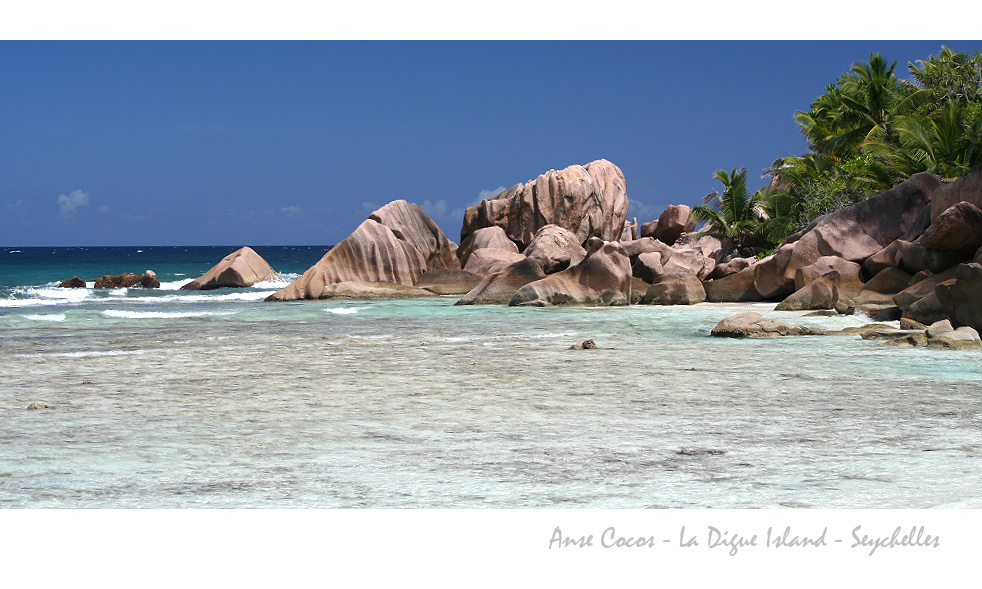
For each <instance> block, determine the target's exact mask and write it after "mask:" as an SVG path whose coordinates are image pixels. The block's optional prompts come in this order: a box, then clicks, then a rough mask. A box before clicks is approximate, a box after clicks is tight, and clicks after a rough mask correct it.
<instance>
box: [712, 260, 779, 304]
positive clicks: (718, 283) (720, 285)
mask: <svg viewBox="0 0 982 589" xmlns="http://www.w3.org/2000/svg"><path fill="white" fill-rule="evenodd" d="M702 287H703V288H704V289H705V290H706V300H707V301H709V302H711V303H746V302H753V301H762V300H764V297H763V296H761V294H760V293H759V292H757V288H756V287H755V286H754V268H753V266H751V267H749V268H745V269H743V270H740V271H739V272H736V273H735V274H730V275H729V276H724V277H723V278H717V279H715V280H707V281H705V282H703V283H702Z"/></svg>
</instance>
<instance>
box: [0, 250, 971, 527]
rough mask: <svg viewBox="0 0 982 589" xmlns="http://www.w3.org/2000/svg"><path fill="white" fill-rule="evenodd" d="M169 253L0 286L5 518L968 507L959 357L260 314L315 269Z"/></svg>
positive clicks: (495, 314)
mask: <svg viewBox="0 0 982 589" xmlns="http://www.w3.org/2000/svg"><path fill="white" fill-rule="evenodd" d="M123 249H125V248H123ZM133 249H134V250H135V249H144V252H143V254H147V253H153V252H152V251H148V250H152V248H133ZM178 249H180V248H173V250H169V251H168V252H167V253H168V255H171V254H172V255H173V257H172V258H167V259H166V260H164V256H163V255H161V258H160V260H159V263H158V260H157V259H154V258H153V257H152V256H148V257H147V258H139V257H138V258H137V259H138V260H139V261H141V262H142V264H140V265H134V266H135V267H130V266H128V265H126V264H123V263H122V262H124V261H125V260H124V258H123V257H122V255H123V254H122V253H121V255H120V256H119V257H117V258H114V259H108V262H107V261H106V260H105V259H103V260H102V261H99V262H91V263H92V264H93V265H92V266H91V267H92V268H95V267H99V268H107V269H106V270H102V269H100V270H99V271H98V272H96V274H97V275H102V274H105V273H113V274H118V273H120V272H123V271H133V272H142V271H143V270H145V269H148V268H149V269H153V270H155V271H156V272H157V273H158V275H161V276H162V277H161V281H162V283H163V288H161V289H159V290H143V289H118V290H114V291H101V292H100V291H95V290H94V289H78V290H64V289H58V288H57V287H56V286H55V284H53V283H54V282H56V281H57V282H60V280H63V279H65V278H68V277H70V276H71V275H75V274H80V275H81V273H80V272H77V271H75V270H74V269H72V270H71V271H70V272H67V273H66V272H63V271H62V270H65V269H71V268H72V266H71V265H68V266H65V265H59V266H57V267H55V264H54V263H52V265H50V266H45V265H44V264H39V265H38V267H36V268H33V269H31V268H28V267H27V266H29V265H23V264H21V265H19V266H16V268H17V269H16V270H14V271H11V270H10V268H11V267H12V266H10V265H6V264H5V265H4V266H2V271H0V274H2V275H3V278H2V279H0V280H2V281H3V282H2V284H4V285H5V286H4V287H3V290H2V291H0V365H2V366H3V373H2V374H0V448H2V449H3V450H2V451H0V505H2V506H5V507H332V508H333V507H552V506H556V507H600V508H644V507H672V508H706V507H730V508H751V507H796V508H805V507H816V508H839V507H859V508H871V507H893V508H925V507H980V506H982V501H980V497H979V493H978V489H979V488H982V468H980V466H982V394H980V393H982V391H980V383H982V365H980V362H979V360H980V358H982V356H980V352H977V351H943V350H928V349H919V348H918V349H896V348H884V347H882V346H880V345H879V343H878V342H874V341H864V340H862V339H860V338H858V337H846V338H842V337H836V338H832V337H805V338H787V339H773V340H753V341H750V340H731V339H725V338H712V337H710V336H709V331H710V330H711V329H712V327H713V326H715V324H716V323H717V322H718V321H719V320H720V319H722V318H724V317H726V316H728V315H731V314H734V313H736V312H738V311H741V310H746V309H753V310H757V311H759V312H762V313H763V314H765V315H766V316H770V317H775V318H781V319H786V320H793V321H797V322H801V323H806V324H808V325H812V326H815V327H822V328H838V327H846V326H849V325H858V324H861V323H863V322H867V321H868V318H865V317H862V316H854V317H833V318H824V317H803V313H789V312H775V311H773V305H772V304H757V305H710V304H704V305H696V306H693V307H652V306H634V307H626V308H535V309H528V308H509V307H500V306H476V307H472V306H465V307H455V306H454V305H453V303H454V302H455V301H456V297H440V298H438V299H433V300H422V301H371V302H357V301H356V302H351V301H348V302H294V303H264V302H263V301H262V299H263V298H265V297H266V296H267V295H268V294H269V293H271V292H274V291H275V290H277V289H278V288H280V287H281V286H282V285H283V284H285V283H286V281H287V280H290V279H292V278H293V277H295V276H296V275H297V274H299V273H300V272H302V271H303V270H304V269H306V265H309V264H310V263H313V261H316V259H318V258H320V256H321V255H322V254H323V249H322V248H313V249H311V250H308V251H306V252H305V253H303V255H301V251H302V250H300V249H298V250H289V251H280V252H274V253H272V254H270V253H268V252H267V253H264V252H261V254H262V255H263V256H264V257H267V256H269V257H267V260H270V258H273V257H275V256H276V255H277V254H282V255H283V256H284V258H283V259H284V260H285V259H287V258H291V257H292V258H296V264H295V265H293V266H290V265H289V264H283V263H281V264H280V265H279V266H278V265H277V263H274V262H273V261H272V260H271V265H273V267H274V268H276V269H277V270H280V271H281V272H282V273H284V274H285V280H284V281H280V282H271V283H266V284H260V285H257V286H255V287H253V288H249V289H221V290H216V291H210V292H189V291H180V290H178V288H179V286H180V284H182V283H183V282H185V281H187V280H191V279H192V278H195V277H196V276H197V275H198V274H200V273H202V272H203V271H204V270H207V268H208V267H210V265H211V264H213V263H215V262H217V261H218V260H219V259H221V257H222V256H224V255H226V254H227V253H229V252H230V251H231V250H232V249H234V248H215V249H211V250H209V251H198V249H199V248H187V249H188V250H189V251H188V252H187V254H188V258H189V260H190V261H189V262H187V263H182V262H181V261H180V257H181V255H183V254H180V253H178V252H177V251H174V250H178ZM200 249H202V250H204V249H206V248H200ZM256 249H257V251H258V249H259V248H256ZM284 249H286V248H284ZM120 251H122V250H120ZM3 253H4V254H5V255H8V256H14V255H16V254H10V253H7V252H3ZM96 254H100V255H102V256H104V257H106V258H112V255H111V252H106V251H102V252H98V251H97V252H96ZM135 254H136V252H135V251H132V252H126V253H125V255H127V256H133V255H135ZM308 254H309V259H310V260H312V261H303V260H301V258H303V257H304V256H307V255H308ZM51 255H55V254H51ZM87 255H90V254H87ZM208 256H210V257H211V259H209V260H205V259H204V258H205V257H208ZM95 257H98V256H95ZM292 258H291V259H292ZM127 259H130V258H127ZM58 264H62V263H61V262H59V263H58ZM284 266H286V268H285V269H284ZM161 269H163V270H161ZM32 273H33V274H32ZM25 276H27V277H28V278H27V279H25V278H24V277H25ZM31 277H33V278H31ZM83 277H85V278H87V279H88V278H91V277H89V276H83ZM18 281H19V282H18ZM585 339H593V340H594V341H595V342H596V343H597V345H598V346H599V348H600V349H597V350H570V349H569V347H570V346H572V345H573V344H578V343H581V342H582V341H583V340H585ZM32 403H38V404H41V405H47V406H48V407H47V408H41V409H33V410H29V409H27V407H28V406H29V405H31V404H32Z"/></svg>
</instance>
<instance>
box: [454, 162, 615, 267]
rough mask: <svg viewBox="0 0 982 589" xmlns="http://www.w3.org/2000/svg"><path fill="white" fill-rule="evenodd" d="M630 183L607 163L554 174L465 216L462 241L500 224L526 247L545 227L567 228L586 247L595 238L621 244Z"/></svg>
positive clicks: (513, 189)
mask: <svg viewBox="0 0 982 589" xmlns="http://www.w3.org/2000/svg"><path fill="white" fill-rule="evenodd" d="M627 208H628V201H627V183H626V182H625V180H624V173H623V172H621V170H620V168H618V167H617V166H615V165H614V164H612V163H610V162H609V161H607V160H597V161H593V162H590V163H589V164H586V165H585V166H580V165H573V166H570V167H568V168H565V169H563V170H560V171H558V172H557V171H556V170H549V171H548V172H546V173H545V174H542V175H540V176H539V177H538V178H536V179H535V180H529V181H528V182H526V183H525V184H516V185H515V186H513V187H511V188H509V189H508V190H506V191H504V192H503V193H501V194H499V195H498V196H496V197H494V198H491V199H488V200H484V201H481V202H480V203H479V204H477V205H475V206H473V207H470V208H469V209H467V211H466V212H465V213H464V223H463V226H462V227H461V230H460V239H461V242H462V243H463V242H464V241H465V240H467V238H468V237H469V236H470V235H471V234H472V233H474V232H475V231H477V230H479V229H481V228H484V227H491V226H494V225H497V226H499V227H501V228H503V229H504V230H505V233H506V234H507V235H508V238H509V239H511V241H513V242H515V244H517V245H518V246H519V249H525V248H526V247H528V244H529V243H530V242H531V241H532V237H533V236H534V235H535V233H536V232H537V231H538V230H539V229H540V228H542V227H543V226H544V225H548V224H550V223H551V224H555V225H559V226H560V227H562V228H564V229H568V230H569V231H571V232H572V233H573V234H574V235H576V239H577V240H579V242H580V243H581V244H583V243H585V242H586V240H587V239H589V238H590V237H599V238H601V239H603V240H605V241H616V240H619V239H620V237H621V235H622V234H623V230H624V221H625V219H626V218H627Z"/></svg>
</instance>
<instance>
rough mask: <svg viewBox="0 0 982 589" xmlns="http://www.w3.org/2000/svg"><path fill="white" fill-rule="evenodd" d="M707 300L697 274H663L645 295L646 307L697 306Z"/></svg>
mask: <svg viewBox="0 0 982 589" xmlns="http://www.w3.org/2000/svg"><path fill="white" fill-rule="evenodd" d="M705 300H706V290H705V289H704V288H703V286H702V282H700V281H699V278H698V277H696V275H695V274H689V273H678V272H677V273H672V274H662V275H661V276H659V277H658V278H657V279H655V282H654V283H652V285H651V286H649V287H648V290H647V292H645V294H644V299H643V301H642V302H643V303H644V304H646V305H695V304H696V303H701V302H703V301H705Z"/></svg>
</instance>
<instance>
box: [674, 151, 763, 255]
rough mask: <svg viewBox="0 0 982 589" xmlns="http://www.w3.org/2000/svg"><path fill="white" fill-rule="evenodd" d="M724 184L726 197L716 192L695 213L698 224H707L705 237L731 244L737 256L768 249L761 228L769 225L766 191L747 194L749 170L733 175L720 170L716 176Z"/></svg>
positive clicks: (709, 195) (694, 216)
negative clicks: (708, 236)
mask: <svg viewBox="0 0 982 589" xmlns="http://www.w3.org/2000/svg"><path fill="white" fill-rule="evenodd" d="M713 178H716V179H717V180H719V181H720V182H722V183H723V193H722V194H720V193H719V192H716V191H713V192H711V193H710V194H708V195H706V198H704V199H703V203H702V205H700V206H697V207H695V208H693V209H692V216H693V218H695V219H696V220H697V221H705V222H706V227H705V229H704V232H705V233H708V234H709V235H712V236H713V237H715V238H717V239H719V240H720V241H722V242H724V243H727V244H730V247H731V248H732V250H733V252H732V253H734V254H736V255H739V256H749V255H753V253H754V252H753V251H752V250H753V248H754V247H760V246H766V244H767V240H766V239H765V238H764V237H763V236H762V233H761V227H763V225H764V223H765V222H766V221H767V218H766V216H765V215H764V214H763V209H762V208H761V201H762V199H763V198H764V196H765V195H766V189H764V188H761V189H760V190H758V191H757V192H755V193H754V194H753V195H750V194H749V193H748V191H747V169H746V168H743V169H741V170H739V171H737V169H736V168H733V171H732V172H727V171H726V170H716V173H715V174H713Z"/></svg>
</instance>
